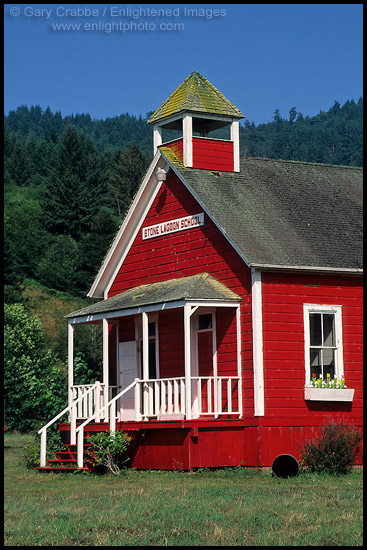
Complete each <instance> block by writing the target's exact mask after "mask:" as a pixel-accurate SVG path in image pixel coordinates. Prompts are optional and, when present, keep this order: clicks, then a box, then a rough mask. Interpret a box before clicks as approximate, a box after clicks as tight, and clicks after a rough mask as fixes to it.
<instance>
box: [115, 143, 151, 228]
mask: <svg viewBox="0 0 367 550" xmlns="http://www.w3.org/2000/svg"><path fill="white" fill-rule="evenodd" d="M145 166H146V163H145V161H144V158H143V155H142V153H141V151H140V149H139V147H138V145H136V144H134V145H132V146H131V147H128V148H127V149H126V150H125V151H124V152H122V153H121V154H119V155H118V157H117V159H116V161H115V164H114V167H113V170H112V177H111V179H110V181H109V182H108V187H109V190H110V193H111V201H112V203H113V209H114V213H115V215H116V216H118V218H119V219H121V217H122V216H123V215H124V214H125V212H126V210H127V209H128V207H129V205H130V203H131V201H132V199H133V198H134V195H135V193H136V192H137V190H138V188H139V185H140V183H141V180H142V177H143V174H144V171H145Z"/></svg>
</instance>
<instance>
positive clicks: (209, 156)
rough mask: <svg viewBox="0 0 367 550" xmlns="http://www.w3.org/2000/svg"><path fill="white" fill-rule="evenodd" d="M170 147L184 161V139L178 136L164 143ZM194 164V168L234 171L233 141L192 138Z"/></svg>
mask: <svg viewBox="0 0 367 550" xmlns="http://www.w3.org/2000/svg"><path fill="white" fill-rule="evenodd" d="M164 146H165V147H170V148H171V149H172V150H173V151H174V152H175V154H176V155H177V157H178V158H179V159H180V161H181V162H183V139H182V138H178V139H176V140H174V141H171V142H169V143H165V144H164ZM192 165H193V168H203V169H206V170H220V171H222V172H233V171H234V152H233V142H232V141H225V140H220V139H209V138H200V137H193V138H192Z"/></svg>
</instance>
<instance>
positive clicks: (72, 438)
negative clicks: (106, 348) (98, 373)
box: [38, 382, 101, 467]
mask: <svg viewBox="0 0 367 550" xmlns="http://www.w3.org/2000/svg"><path fill="white" fill-rule="evenodd" d="M100 387H101V383H100V382H96V383H95V384H93V385H92V386H91V387H90V388H89V389H88V390H87V391H86V392H85V393H84V394H83V395H80V396H79V397H78V399H75V401H73V402H72V403H71V404H70V405H69V406H68V407H65V409H64V410H62V411H61V412H60V413H59V414H57V415H56V416H55V417H54V418H53V419H52V420H50V421H49V422H47V424H45V426H43V427H42V428H41V429H40V430H38V433H39V434H41V451H40V466H41V467H44V466H46V444H47V428H49V427H50V426H51V425H52V424H54V423H55V422H56V421H57V420H59V418H61V417H62V416H63V415H64V414H66V413H67V412H71V418H70V443H71V445H75V443H76V418H77V406H78V405H79V404H80V402H81V401H82V400H83V399H85V397H86V396H87V395H88V394H89V393H92V392H93V390H95V389H97V388H100ZM98 402H99V400H96V405H97V403H98ZM96 409H97V410H96V412H95V415H97V414H99V412H100V409H99V407H98V405H97V406H96Z"/></svg>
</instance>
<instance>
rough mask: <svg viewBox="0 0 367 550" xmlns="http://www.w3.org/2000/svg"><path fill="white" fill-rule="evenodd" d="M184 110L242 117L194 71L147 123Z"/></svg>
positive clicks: (211, 85)
mask: <svg viewBox="0 0 367 550" xmlns="http://www.w3.org/2000/svg"><path fill="white" fill-rule="evenodd" d="M184 111H191V112H196V113H202V114H203V113H206V114H212V115H214V114H215V115H222V116H230V117H235V118H244V116H243V114H242V113H241V111H240V110H239V109H237V107H235V106H234V105H233V104H232V103H231V102H230V101H228V99H227V98H225V97H224V95H223V94H222V93H221V92H220V91H219V90H217V88H215V87H214V86H213V84H211V83H210V82H209V81H208V80H207V79H206V78H204V77H203V76H202V75H201V74H200V73H198V72H197V71H194V72H193V73H191V74H190V75H189V76H188V77H187V78H186V79H185V80H184V81H183V82H182V84H180V86H179V87H178V88H177V89H176V90H175V91H174V92H173V93H172V94H171V95H170V96H169V97H168V99H166V101H164V102H163V103H162V105H161V106H160V107H159V108H158V109H157V110H156V111H155V113H153V115H152V116H151V117H150V119H149V120H148V123H150V124H152V123H156V122H158V121H159V120H162V119H164V118H166V117H169V116H172V115H177V114H179V113H182V112H184Z"/></svg>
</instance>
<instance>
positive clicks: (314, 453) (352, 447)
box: [301, 420, 362, 475]
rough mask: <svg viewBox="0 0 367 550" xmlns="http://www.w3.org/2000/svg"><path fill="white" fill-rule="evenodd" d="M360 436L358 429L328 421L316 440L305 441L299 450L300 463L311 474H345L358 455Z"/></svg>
mask: <svg viewBox="0 0 367 550" xmlns="http://www.w3.org/2000/svg"><path fill="white" fill-rule="evenodd" d="M361 441H362V434H361V432H360V431H359V429H358V428H356V427H355V426H352V425H350V424H347V423H345V422H344V421H343V420H342V421H340V422H334V421H329V422H328V423H327V424H325V425H324V426H323V427H322V428H321V434H320V436H319V437H316V440H311V441H307V442H306V443H305V444H304V446H303V448H302V449H301V462H302V465H303V466H305V467H306V468H310V470H311V471H312V472H323V471H324V472H328V473H329V474H334V475H335V474H346V473H347V472H348V471H349V470H350V468H351V466H352V463H353V461H354V459H355V457H356V455H357V453H358V450H359V444H360V442H361Z"/></svg>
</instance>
